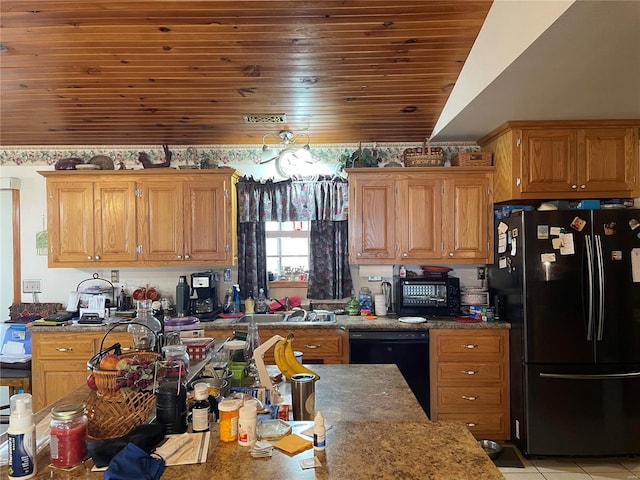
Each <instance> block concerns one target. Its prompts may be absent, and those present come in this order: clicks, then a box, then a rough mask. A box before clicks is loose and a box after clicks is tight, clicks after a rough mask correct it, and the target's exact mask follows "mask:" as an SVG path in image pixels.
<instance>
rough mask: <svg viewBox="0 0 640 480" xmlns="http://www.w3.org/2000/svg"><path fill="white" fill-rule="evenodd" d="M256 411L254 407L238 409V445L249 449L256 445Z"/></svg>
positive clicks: (247, 406) (248, 406)
mask: <svg viewBox="0 0 640 480" xmlns="http://www.w3.org/2000/svg"><path fill="white" fill-rule="evenodd" d="M256 422H257V409H256V407H255V405H245V406H244V407H242V408H240V416H239V417H238V444H239V445H242V446H243V447H250V446H252V445H253V444H254V443H256Z"/></svg>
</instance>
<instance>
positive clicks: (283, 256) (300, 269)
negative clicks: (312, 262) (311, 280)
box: [265, 222, 310, 280]
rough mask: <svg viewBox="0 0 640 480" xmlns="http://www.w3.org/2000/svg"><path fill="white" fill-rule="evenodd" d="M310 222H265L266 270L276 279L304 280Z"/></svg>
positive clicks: (307, 258) (307, 264) (305, 277)
mask: <svg viewBox="0 0 640 480" xmlns="http://www.w3.org/2000/svg"><path fill="white" fill-rule="evenodd" d="M309 227H310V222H265V229H266V236H267V271H268V272H269V273H272V274H275V275H277V278H278V280H306V279H307V275H308V273H309Z"/></svg>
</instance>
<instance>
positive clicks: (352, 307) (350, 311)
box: [344, 294, 360, 316]
mask: <svg viewBox="0 0 640 480" xmlns="http://www.w3.org/2000/svg"><path fill="white" fill-rule="evenodd" d="M352 295H353V296H352V297H351V300H349V302H347V304H346V305H345V307H344V311H345V313H346V314H347V315H352V316H355V315H360V302H359V301H358V299H357V298H356V297H355V295H354V294H352Z"/></svg>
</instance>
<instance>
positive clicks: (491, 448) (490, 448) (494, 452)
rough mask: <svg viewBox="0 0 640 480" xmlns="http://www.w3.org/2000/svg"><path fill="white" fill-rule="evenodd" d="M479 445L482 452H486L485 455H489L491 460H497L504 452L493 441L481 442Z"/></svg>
mask: <svg viewBox="0 0 640 480" xmlns="http://www.w3.org/2000/svg"><path fill="white" fill-rule="evenodd" d="M478 445H480V447H481V448H482V450H484V453H486V454H487V455H489V458H490V459H491V460H495V459H496V458H498V456H499V455H500V453H501V452H502V447H501V446H500V445H498V443H497V442H494V441H493V440H479V441H478Z"/></svg>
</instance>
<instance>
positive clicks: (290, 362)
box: [273, 333, 320, 380]
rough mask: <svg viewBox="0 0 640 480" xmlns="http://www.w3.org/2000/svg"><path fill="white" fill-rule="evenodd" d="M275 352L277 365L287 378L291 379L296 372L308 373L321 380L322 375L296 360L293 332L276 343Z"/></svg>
mask: <svg viewBox="0 0 640 480" xmlns="http://www.w3.org/2000/svg"><path fill="white" fill-rule="evenodd" d="M273 353H274V356H275V359H276V365H277V366H278V368H279V369H280V371H281V372H282V374H283V375H284V376H285V377H287V379H289V380H290V379H291V376H292V375H295V374H296V373H306V374H308V375H313V376H315V377H316V380H320V375H318V374H317V373H316V372H314V371H312V370H310V369H308V368H307V367H305V366H303V365H302V364H301V363H300V362H298V360H296V356H295V354H294V353H293V333H289V334H288V335H287V338H283V339H282V340H280V341H279V342H278V343H276V346H275V347H274V352H273Z"/></svg>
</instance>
